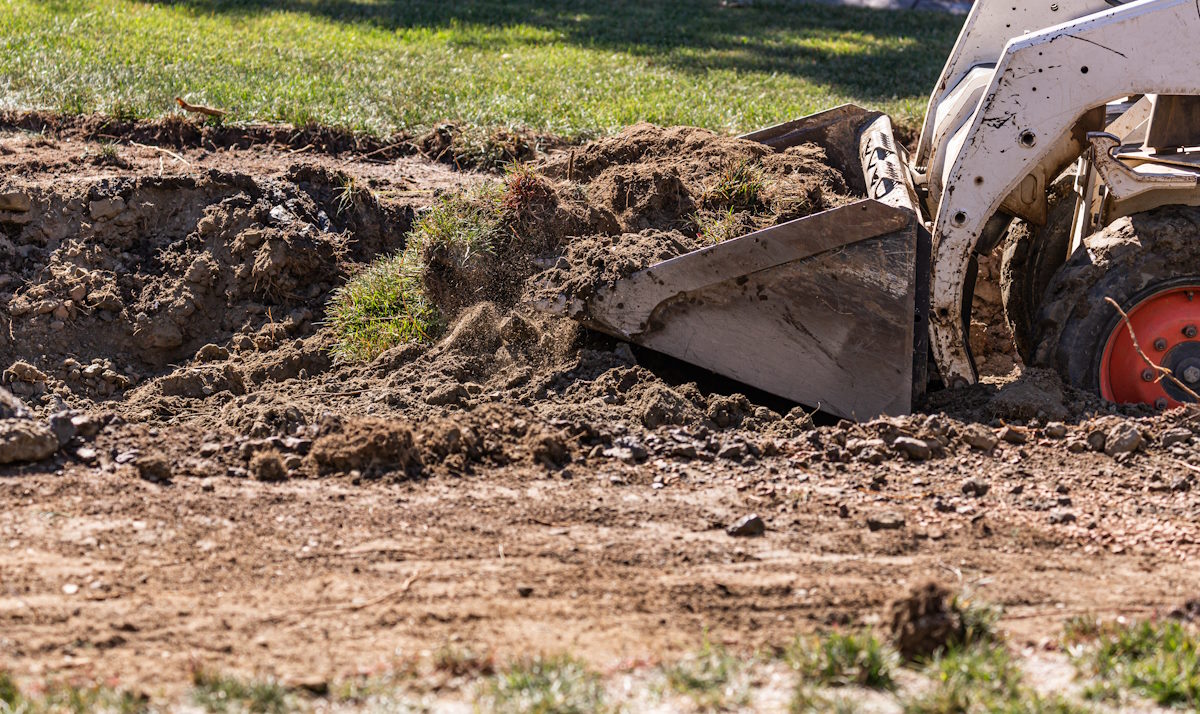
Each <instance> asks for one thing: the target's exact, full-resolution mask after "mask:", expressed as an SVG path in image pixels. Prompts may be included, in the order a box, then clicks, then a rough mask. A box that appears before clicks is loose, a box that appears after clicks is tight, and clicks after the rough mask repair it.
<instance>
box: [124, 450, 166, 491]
mask: <svg viewBox="0 0 1200 714" xmlns="http://www.w3.org/2000/svg"><path fill="white" fill-rule="evenodd" d="M133 468H134V470H135V471H137V475H138V478H140V479H142V480H143V481H149V482H150V483H157V484H161V485H164V486H165V485H167V484H170V483H171V462H170V461H168V460H167V459H166V457H164V456H158V455H150V456H143V457H141V458H139V459H136V460H135V461H134V462H133Z"/></svg>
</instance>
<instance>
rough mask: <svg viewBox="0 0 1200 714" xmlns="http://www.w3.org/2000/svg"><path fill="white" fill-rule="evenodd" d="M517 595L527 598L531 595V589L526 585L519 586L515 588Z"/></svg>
mask: <svg viewBox="0 0 1200 714" xmlns="http://www.w3.org/2000/svg"><path fill="white" fill-rule="evenodd" d="M517 594H518V595H520V596H521V597H529V596H530V595H532V594H533V588H531V587H529V586H528V585H521V586H519V587H518V588H517Z"/></svg>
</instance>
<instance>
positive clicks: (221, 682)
mask: <svg viewBox="0 0 1200 714" xmlns="http://www.w3.org/2000/svg"><path fill="white" fill-rule="evenodd" d="M192 700H193V701H195V703H196V704H197V705H199V706H200V707H202V708H203V709H204V710H205V711H209V712H241V711H245V712H252V713H253V714H275V713H276V712H285V711H288V693H287V690H286V689H284V688H283V686H281V685H280V684H278V683H276V682H269V681H247V680H243V679H238V678H237V677H231V676H228V675H222V674H217V673H215V672H209V671H207V670H202V669H199V670H196V671H195V672H193V673H192Z"/></svg>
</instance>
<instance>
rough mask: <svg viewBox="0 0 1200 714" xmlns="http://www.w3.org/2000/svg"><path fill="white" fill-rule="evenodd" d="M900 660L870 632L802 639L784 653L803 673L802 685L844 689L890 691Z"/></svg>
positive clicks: (785, 659) (797, 640)
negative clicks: (893, 675) (844, 687)
mask: <svg viewBox="0 0 1200 714" xmlns="http://www.w3.org/2000/svg"><path fill="white" fill-rule="evenodd" d="M897 660H898V657H897V655H896V653H895V652H893V651H892V650H891V649H890V648H889V647H888V646H887V645H885V644H883V643H882V642H880V641H879V639H878V638H877V637H875V635H874V634H872V633H871V632H867V631H863V632H854V633H838V632H834V633H830V634H827V635H824V636H802V637H799V638H797V639H796V641H795V642H793V643H792V644H791V646H790V647H788V648H787V650H785V652H784V661H786V662H787V663H788V664H789V665H790V666H791V667H792V668H793V669H795V670H796V671H797V672H799V673H800V676H801V677H802V678H803V680H804V681H802V683H801V684H802V685H803V684H822V685H826V686H834V687H841V686H846V685H859V686H863V687H869V688H871V689H883V690H891V689H894V688H895V686H896V683H895V681H894V680H893V679H892V670H893V668H894V667H895V666H896V663H897Z"/></svg>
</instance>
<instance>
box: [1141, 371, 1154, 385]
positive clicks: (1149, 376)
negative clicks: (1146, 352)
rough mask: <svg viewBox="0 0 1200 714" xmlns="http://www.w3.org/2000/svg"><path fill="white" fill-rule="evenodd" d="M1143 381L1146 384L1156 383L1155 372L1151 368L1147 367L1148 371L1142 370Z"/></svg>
mask: <svg viewBox="0 0 1200 714" xmlns="http://www.w3.org/2000/svg"><path fill="white" fill-rule="evenodd" d="M1142 380H1143V381H1145V382H1153V381H1154V370H1152V369H1150V368H1149V367H1147V368H1146V369H1143V370H1142Z"/></svg>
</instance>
